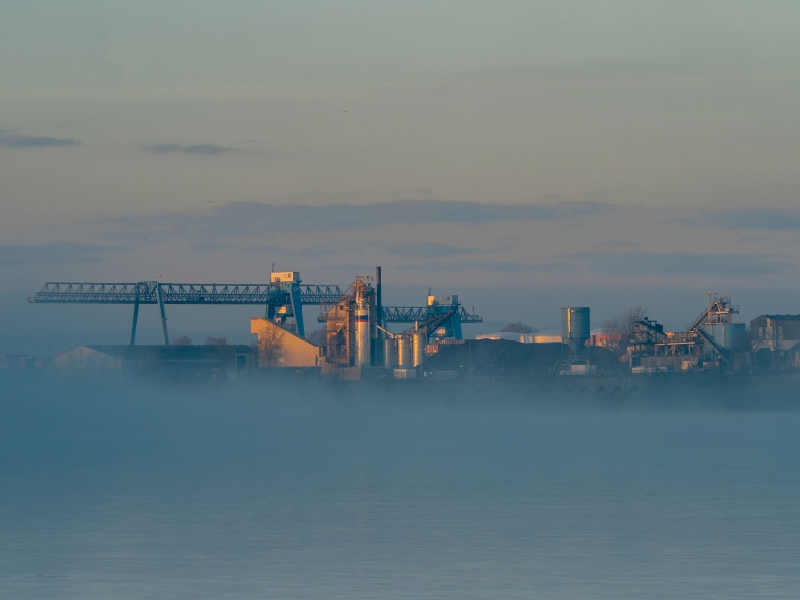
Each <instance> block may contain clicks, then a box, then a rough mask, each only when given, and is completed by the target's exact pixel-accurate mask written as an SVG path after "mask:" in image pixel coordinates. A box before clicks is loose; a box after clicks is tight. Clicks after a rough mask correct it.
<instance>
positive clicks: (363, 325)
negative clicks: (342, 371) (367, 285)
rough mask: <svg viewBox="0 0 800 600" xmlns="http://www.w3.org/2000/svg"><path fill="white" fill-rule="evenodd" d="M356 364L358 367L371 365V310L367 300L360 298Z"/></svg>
mask: <svg viewBox="0 0 800 600" xmlns="http://www.w3.org/2000/svg"><path fill="white" fill-rule="evenodd" d="M355 321H356V361H355V362H356V364H355V366H357V367H368V366H369V356H370V347H369V310H367V306H366V302H364V301H363V300H360V301H359V302H358V304H357V306H356V314H355Z"/></svg>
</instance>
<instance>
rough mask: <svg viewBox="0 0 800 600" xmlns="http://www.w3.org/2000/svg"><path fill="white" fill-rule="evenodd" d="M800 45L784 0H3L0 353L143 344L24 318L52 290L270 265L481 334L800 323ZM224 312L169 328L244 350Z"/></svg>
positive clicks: (225, 277) (237, 278) (97, 325)
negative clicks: (730, 314) (447, 312)
mask: <svg viewBox="0 0 800 600" xmlns="http://www.w3.org/2000/svg"><path fill="white" fill-rule="evenodd" d="M798 30H800V4H798V3H797V2H779V1H775V2H763V1H762V2H736V1H733V0H731V1H725V2H714V1H708V2H702V3H698V2H679V1H674V0H672V1H667V2H655V1H653V2H645V1H642V2H635V3H634V2H627V1H620V2H617V1H612V0H604V1H595V2H579V1H565V0H559V1H554V2H531V1H526V2H503V1H496V2H491V3H489V2H465V1H459V2H431V1H425V2H422V1H419V2H417V1H413V0H412V1H406V2H395V3H376V2H357V1H341V2H335V1H330V0H329V1H325V2H303V1H295V2H242V1H226V2H202V1H198V0H193V1H192V2H188V1H184V0H173V1H171V2H169V3H163V2H150V1H148V0H140V1H139V2H135V3H133V2H113V1H103V2H100V1H95V2H90V1H80V0H70V1H63V2H46V1H41V2H37V1H31V2H25V3H22V2H10V1H0V182H2V185H0V210H1V211H2V219H0V275H2V282H3V283H2V289H0V313H2V314H1V315H0V350H3V349H5V350H6V351H8V347H9V345H13V343H16V342H18V341H19V340H20V339H21V336H25V335H40V336H42V335H48V334H57V333H59V332H63V331H67V330H72V329H74V330H76V331H84V332H93V335H94V334H95V333H97V334H99V333H100V332H106V333H108V334H109V335H110V336H111V338H108V339H112V338H113V335H118V336H119V335H120V332H124V331H125V330H126V329H127V328H128V322H129V320H130V315H129V314H128V313H129V312H130V311H129V307H102V308H97V307H91V308H90V309H89V308H87V307H42V306H37V305H29V304H28V303H27V301H26V298H27V297H28V296H30V295H33V293H35V291H36V290H38V289H39V288H40V287H41V286H42V284H43V283H44V282H45V281H139V280H151V279H154V278H156V277H157V275H158V274H161V278H162V280H163V281H172V282H231V283H256V282H263V281H265V280H266V279H267V277H268V273H269V271H270V268H271V265H272V263H275V264H276V268H277V269H278V270H297V271H299V272H300V273H301V276H302V278H303V280H304V281H305V282H306V283H320V284H339V285H344V286H346V285H348V284H349V283H350V282H352V280H353V279H354V278H355V276H356V275H366V274H371V273H373V272H374V267H375V265H381V266H382V267H383V272H384V281H385V289H386V296H387V303H396V304H423V303H424V295H425V294H426V292H427V289H428V288H432V289H433V291H434V293H440V294H451V293H457V294H459V295H460V297H461V298H462V301H463V302H464V304H465V305H467V306H468V308H470V309H471V308H472V307H473V306H474V309H475V311H476V312H478V313H479V314H481V315H482V316H484V318H485V319H486V320H487V324H486V327H489V328H492V327H495V326H496V324H498V323H502V322H508V321H517V320H521V321H523V322H526V323H529V324H531V325H533V326H535V327H539V328H543V329H546V328H548V327H552V326H557V324H558V318H559V317H558V308H559V307H560V306H567V305H587V306H591V307H592V310H593V313H592V314H593V323H594V325H598V326H599V325H600V324H601V323H602V320H603V319H607V318H609V317H610V316H611V315H613V314H614V313H615V312H618V311H621V310H624V309H626V308H628V307H629V306H632V305H635V304H642V303H643V304H645V305H646V306H648V308H649V310H650V315H649V316H650V317H651V318H655V319H657V320H659V321H660V322H662V323H665V324H667V325H668V326H672V327H680V326H681V325H684V326H685V325H688V322H690V321H691V320H692V319H693V318H694V317H695V316H696V315H697V314H698V313H699V312H700V311H701V310H702V308H703V306H704V303H705V300H704V297H703V293H704V292H706V291H729V292H731V293H732V294H733V295H734V301H735V302H736V303H738V304H739V305H740V306H741V310H742V316H743V318H744V319H749V318H753V317H755V316H757V315H758V314H762V313H765V312H770V313H776V312H778V313H789V312H791V313H798V312H800V306H799V305H798V304H800V303H798V301H797V297H798V292H800V285H798V283H797V280H798V277H797V276H798V266H799V264H798V258H797V256H798V250H800V238H799V237H798V232H799V231H800V194H798V190H800V168H798V163H799V162H800V160H799V159H800V119H799V118H798V116H800V115H799V114H798V113H799V112H800V110H799V109H798V107H800V42H798V37H797V31H798ZM84 308H86V309H87V310H84ZM207 310H209V311H212V312H208V313H197V312H196V311H195V312H193V311H192V310H190V309H177V308H176V309H173V311H172V313H173V314H171V315H170V318H171V319H172V321H171V323H172V327H173V328H177V329H176V331H180V332H188V333H192V332H198V331H206V330H209V331H210V330H214V331H217V330H225V331H238V330H241V331H242V332H243V334H246V332H247V329H248V321H247V319H246V317H247V316H248V314H249V313H246V312H245V313H242V311H240V310H238V309H237V310H232V309H220V308H217V309H207ZM248 310H251V309H248ZM251 312H252V311H251ZM254 316H255V315H254ZM151 317H152V319H151ZM142 318H143V319H144V324H143V326H144V327H145V328H146V327H148V326H150V325H152V327H153V328H154V331H155V330H157V321H156V318H155V314H153V315H150V316H147V315H143V317H142ZM307 318H308V317H307ZM148 319H151V320H152V323H149V322H148ZM148 323H149V325H148ZM112 334H113V335H112ZM126 335H127V334H126ZM4 336H5V337H4ZM124 338H125V335H122V337H121V338H120V341H121V342H123V343H124V341H125V339H124ZM87 339H88V338H87ZM104 339H105V338H104ZM113 339H116V338H113ZM156 339H157V338H156ZM4 340H5V341H4Z"/></svg>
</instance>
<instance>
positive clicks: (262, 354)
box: [258, 326, 284, 368]
mask: <svg viewBox="0 0 800 600" xmlns="http://www.w3.org/2000/svg"><path fill="white" fill-rule="evenodd" d="M283 334H284V332H283V330H282V329H280V328H279V327H277V326H272V327H268V328H267V330H266V331H264V332H263V333H259V334H258V361H259V362H262V361H263V362H265V363H266V364H267V367H270V368H272V363H274V362H275V361H276V360H277V359H278V358H279V356H280V353H281V348H283Z"/></svg>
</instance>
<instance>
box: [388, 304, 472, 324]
mask: <svg viewBox="0 0 800 600" xmlns="http://www.w3.org/2000/svg"><path fill="white" fill-rule="evenodd" d="M450 310H452V309H451V307H449V306H440V305H434V306H384V307H383V315H384V319H385V320H386V322H387V323H417V322H419V323H423V322H425V321H427V320H428V319H431V318H433V317H435V316H437V315H440V314H442V313H444V312H449V311H450ZM457 315H458V316H459V317H460V320H461V322H462V323H483V319H482V318H481V317H479V316H478V315H473V314H470V313H468V312H467V310H466V309H465V308H464V307H459V310H458V312H457Z"/></svg>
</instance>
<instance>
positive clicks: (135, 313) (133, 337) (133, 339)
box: [131, 285, 139, 346]
mask: <svg viewBox="0 0 800 600" xmlns="http://www.w3.org/2000/svg"><path fill="white" fill-rule="evenodd" d="M138 320H139V286H138V285H137V286H136V302H134V304H133V325H132V326H131V346H133V345H134V344H135V343H136V321H138Z"/></svg>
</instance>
